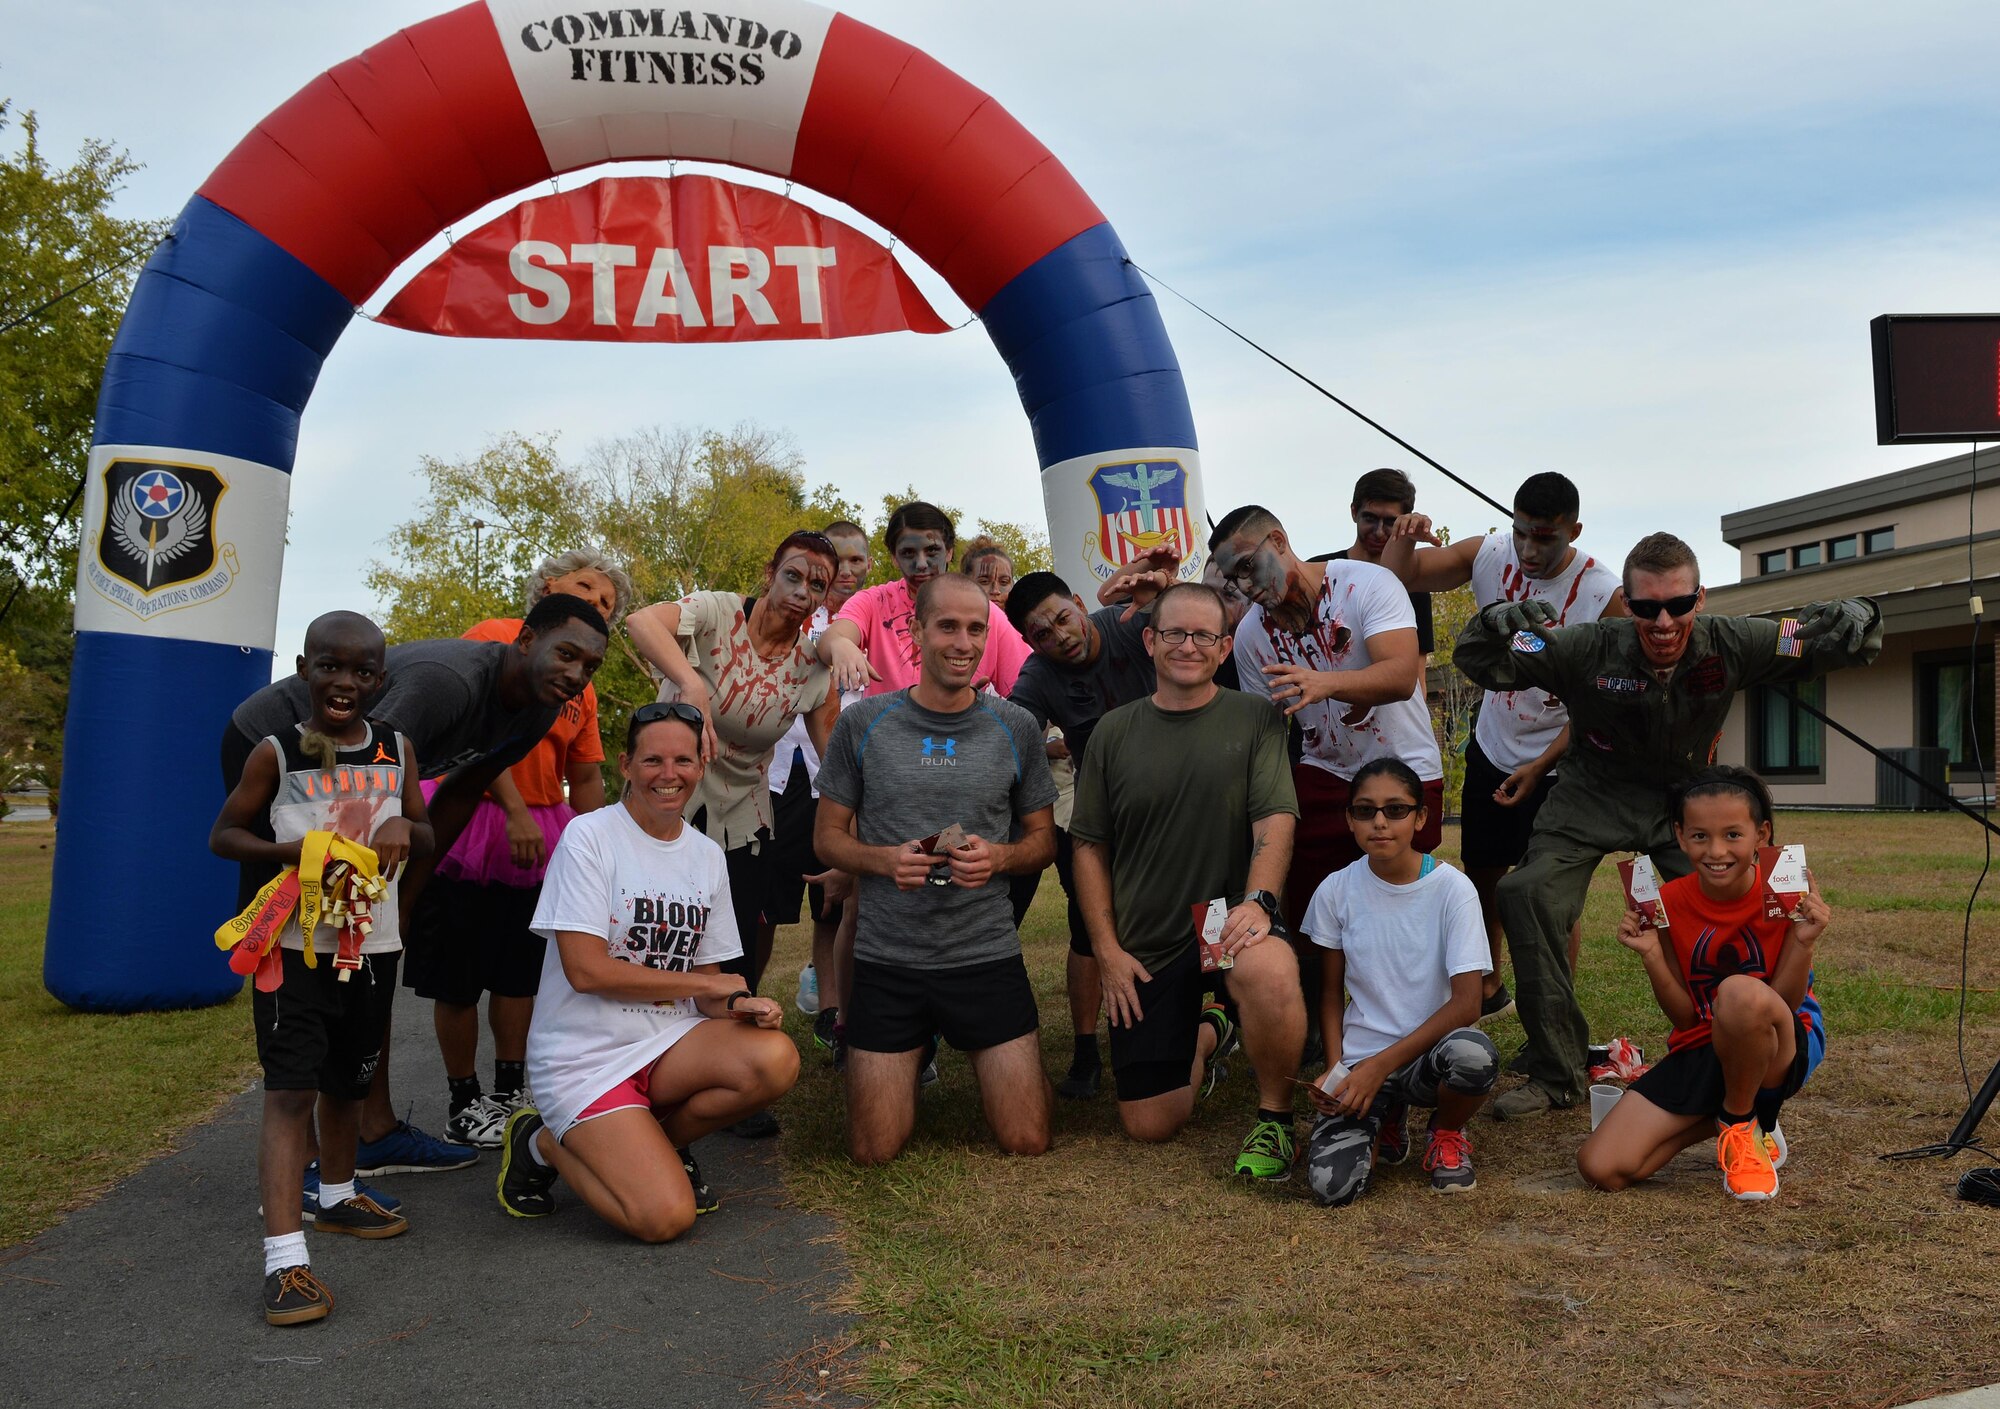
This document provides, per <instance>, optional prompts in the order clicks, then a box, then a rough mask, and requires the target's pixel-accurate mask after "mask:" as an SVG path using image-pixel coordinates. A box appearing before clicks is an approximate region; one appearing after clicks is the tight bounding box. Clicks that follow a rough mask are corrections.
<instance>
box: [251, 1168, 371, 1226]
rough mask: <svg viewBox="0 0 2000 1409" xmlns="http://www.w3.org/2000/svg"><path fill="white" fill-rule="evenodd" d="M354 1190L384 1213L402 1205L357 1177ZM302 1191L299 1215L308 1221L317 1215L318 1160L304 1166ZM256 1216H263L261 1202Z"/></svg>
mask: <svg viewBox="0 0 2000 1409" xmlns="http://www.w3.org/2000/svg"><path fill="white" fill-rule="evenodd" d="M354 1192H355V1193H357V1194H366V1195H367V1196H368V1197H369V1198H371V1199H373V1200H375V1204H376V1206H377V1207H378V1208H380V1209H381V1210H382V1211H383V1212H385V1213H394V1212H395V1211H396V1210H397V1209H399V1208H401V1207H402V1206H403V1201H402V1200H401V1199H399V1198H397V1197H396V1196H395V1195H394V1194H385V1193H383V1192H382V1191H381V1190H380V1189H378V1188H376V1187H375V1186H374V1185H372V1184H364V1183H362V1182H361V1181H360V1180H359V1179H357V1180H355V1181H354ZM303 1193H304V1196H305V1197H304V1198H303V1199H302V1200H301V1202H300V1208H299V1217H301V1218H303V1219H304V1220H305V1221H306V1222H308V1223H310V1222H312V1221H313V1220H314V1219H315V1218H318V1217H319V1161H318V1160H314V1161H312V1163H310V1164H308V1165H307V1166H306V1182H305V1189H304V1190H303ZM257 1216H258V1217H259V1218H262V1217H263V1216H264V1208H263V1205H261V1204H260V1205H258V1207H257Z"/></svg>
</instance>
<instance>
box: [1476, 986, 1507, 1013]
mask: <svg viewBox="0 0 2000 1409" xmlns="http://www.w3.org/2000/svg"><path fill="white" fill-rule="evenodd" d="M1513 1011H1514V995H1513V994H1511V993H1509V992H1508V991H1507V985H1506V984H1504V983H1503V984H1501V985H1500V986H1499V987H1498V988H1496V989H1494V990H1493V991H1492V992H1491V993H1489V994H1488V995H1486V996H1485V997H1484V998H1481V999H1480V1000H1479V1020H1480V1021H1481V1022H1485V1021H1486V1020H1487V1019H1488V1018H1497V1017H1499V1016H1500V1015H1501V1014H1503V1013H1511V1012H1513Z"/></svg>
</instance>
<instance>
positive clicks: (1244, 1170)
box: [1230, 1120, 1294, 1184]
mask: <svg viewBox="0 0 2000 1409" xmlns="http://www.w3.org/2000/svg"><path fill="white" fill-rule="evenodd" d="M1293 1154H1294V1150H1293V1147H1292V1127H1291V1126H1290V1125H1289V1124H1284V1125H1281V1124H1279V1123H1278V1122H1277V1121H1275V1120H1260V1121H1258V1122H1257V1123H1256V1124H1255V1125H1253V1126H1251V1127H1250V1133H1249V1134H1248V1135H1246V1136H1244V1137H1243V1148H1242V1149H1241V1150H1239V1151H1238V1152H1237V1155H1236V1167H1235V1168H1234V1169H1232V1170H1231V1171H1230V1174H1231V1175H1232V1176H1234V1177H1237V1178H1245V1179H1256V1180H1259V1181H1261V1182H1263V1183H1266V1184H1282V1183H1284V1182H1285V1181H1286V1180H1287V1179H1290V1178H1291V1177H1292V1157H1293Z"/></svg>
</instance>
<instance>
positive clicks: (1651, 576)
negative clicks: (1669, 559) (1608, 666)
mask: <svg viewBox="0 0 2000 1409" xmlns="http://www.w3.org/2000/svg"><path fill="white" fill-rule="evenodd" d="M1625 596H1626V599H1627V600H1630V599H1632V598H1635V597H1636V598H1638V599H1640V600H1642V601H1647V600H1650V601H1656V602H1666V601H1671V600H1672V599H1674V598H1676V597H1688V596H1692V597H1693V598H1694V599H1695V600H1694V605H1693V606H1692V607H1690V608H1689V609H1688V610H1687V611H1686V612H1684V613H1682V614H1681V615H1679V616H1675V615H1673V614H1672V613H1671V612H1665V611H1663V612H1661V613H1660V614H1659V615H1658V616H1656V617H1654V618H1652V619H1651V620H1650V621H1648V620H1645V619H1643V618H1635V620H1634V622H1633V625H1634V626H1636V627H1637V628H1638V632H1639V650H1640V653H1641V654H1643V655H1644V656H1645V657H1646V663H1647V664H1648V665H1650V666H1652V667H1653V668H1654V669H1655V670H1667V669H1670V668H1671V667H1673V666H1674V665H1675V664H1677V663H1678V662H1679V661H1680V658H1681V657H1682V656H1683V655H1684V654H1686V652H1687V648H1688V641H1689V639H1690V638H1691V637H1693V635H1694V619H1695V617H1696V616H1698V615H1700V613H1701V604H1702V599H1703V597H1704V596H1705V594H1704V593H1703V592H1702V590H1701V585H1700V584H1699V583H1698V582H1696V581H1695V570H1694V569H1693V568H1691V567H1678V568H1674V569H1673V570H1671V571H1669V572H1647V571H1645V570H1644V569H1640V568H1634V569H1633V570H1632V574H1631V580H1630V581H1628V582H1627V583H1626V584H1625Z"/></svg>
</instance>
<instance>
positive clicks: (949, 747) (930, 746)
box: [924, 734, 958, 758]
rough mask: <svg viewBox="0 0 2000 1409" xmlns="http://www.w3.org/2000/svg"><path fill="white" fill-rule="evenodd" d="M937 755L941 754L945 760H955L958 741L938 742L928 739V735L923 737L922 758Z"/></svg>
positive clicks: (945, 740) (946, 740)
mask: <svg viewBox="0 0 2000 1409" xmlns="http://www.w3.org/2000/svg"><path fill="white" fill-rule="evenodd" d="M938 754H943V755H944V756H945V757H946V758H957V757H958V740H956V739H944V740H938V739H933V738H931V737H930V735H928V734H926V735H925V736H924V757H925V758H932V757H934V756H936V755H938Z"/></svg>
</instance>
